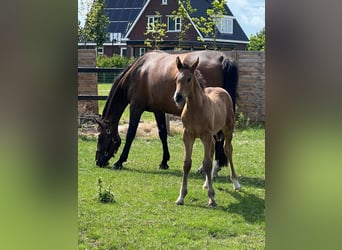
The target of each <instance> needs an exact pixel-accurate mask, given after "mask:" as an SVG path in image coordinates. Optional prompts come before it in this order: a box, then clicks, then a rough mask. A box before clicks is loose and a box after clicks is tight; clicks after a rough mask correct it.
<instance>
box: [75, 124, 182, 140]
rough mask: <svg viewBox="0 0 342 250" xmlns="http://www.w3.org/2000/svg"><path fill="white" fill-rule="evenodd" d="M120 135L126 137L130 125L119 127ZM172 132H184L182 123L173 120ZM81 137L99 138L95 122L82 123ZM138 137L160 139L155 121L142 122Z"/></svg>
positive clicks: (79, 131) (79, 129)
mask: <svg viewBox="0 0 342 250" xmlns="http://www.w3.org/2000/svg"><path fill="white" fill-rule="evenodd" d="M118 130H119V134H120V136H121V137H125V136H126V134H127V130H128V123H126V124H122V125H119V129H118ZM170 130H171V134H172V135H173V134H180V133H182V132H183V125H182V122H181V121H179V120H171V121H170ZM78 134H79V135H87V136H97V134H98V132H97V124H96V123H94V122H93V121H83V122H80V126H79V128H78ZM136 137H148V138H158V137H159V135H158V127H157V124H156V122H155V121H153V122H145V121H140V123H139V126H138V129H137V133H136Z"/></svg>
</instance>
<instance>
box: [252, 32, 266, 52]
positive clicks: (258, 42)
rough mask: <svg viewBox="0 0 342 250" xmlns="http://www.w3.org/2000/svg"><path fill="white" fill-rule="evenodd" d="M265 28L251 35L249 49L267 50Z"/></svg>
mask: <svg viewBox="0 0 342 250" xmlns="http://www.w3.org/2000/svg"><path fill="white" fill-rule="evenodd" d="M265 34H266V33H265V28H263V29H262V30H261V31H259V32H257V33H256V35H251V37H250V38H249V44H248V50H257V51H265Z"/></svg>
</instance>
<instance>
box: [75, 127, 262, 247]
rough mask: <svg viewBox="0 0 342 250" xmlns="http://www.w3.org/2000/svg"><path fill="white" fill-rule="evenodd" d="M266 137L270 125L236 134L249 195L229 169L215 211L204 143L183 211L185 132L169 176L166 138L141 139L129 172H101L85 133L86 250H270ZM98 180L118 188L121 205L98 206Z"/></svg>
mask: <svg viewBox="0 0 342 250" xmlns="http://www.w3.org/2000/svg"><path fill="white" fill-rule="evenodd" d="M264 137H265V130H264V128H248V129H244V130H237V131H236V132H235V135H234V140H233V145H234V155H233V159H234V163H235V167H236V171H237V173H238V175H239V181H240V184H241V186H242V191H241V192H235V191H233V187H232V183H231V181H230V179H229V178H228V177H227V176H228V175H229V174H230V173H229V169H228V168H224V169H223V170H222V171H221V172H220V177H219V178H218V179H216V180H215V181H214V188H215V191H216V196H215V199H216V202H217V204H218V206H217V207H216V208H214V209H212V208H208V207H207V200H208V199H207V192H206V191H205V190H203V189H202V185H203V182H204V177H203V176H200V175H198V174H197V173H196V170H197V168H198V166H199V165H200V163H201V161H202V158H203V147H202V144H201V143H200V141H199V140H197V141H196V143H195V145H194V151H193V165H192V169H191V173H190V176H189V186H188V191H189V192H188V195H187V197H186V198H185V205H184V206H176V205H175V203H174V202H175V200H176V199H177V197H178V193H179V188H180V184H181V178H182V163H183V142H182V140H181V135H179V134H177V135H174V136H172V137H169V139H168V141H169V148H170V154H171V159H170V161H169V165H170V169H169V170H166V171H165V170H159V169H158V165H159V163H160V160H161V153H162V152H161V143H160V141H159V139H150V138H136V139H135V140H134V142H133V145H132V148H131V152H130V155H129V158H128V161H127V162H126V163H125V164H124V168H123V169H122V170H120V171H114V170H110V169H108V168H106V169H100V168H98V167H96V166H95V162H94V157H95V150H96V139H95V138H92V137H86V136H79V140H78V145H79V152H78V154H79V164H78V168H79V169H78V224H79V249H264V248H265V217H264V206H265V171H264V166H265V151H264V148H265V145H264ZM123 143H124V140H123ZM122 145H123V144H122ZM122 147H123V146H121V148H120V150H119V152H118V153H119V154H120V153H121V150H122ZM117 158H118V155H116V156H115V159H112V160H111V161H110V163H111V164H113V163H114V161H115V160H117ZM98 178H101V179H102V181H103V185H104V186H109V185H112V189H111V190H112V193H113V194H114V199H115V203H109V204H104V203H101V202H100V201H98V199H97V197H98V186H97V183H98Z"/></svg>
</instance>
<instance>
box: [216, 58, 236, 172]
mask: <svg viewBox="0 0 342 250" xmlns="http://www.w3.org/2000/svg"><path fill="white" fill-rule="evenodd" d="M222 69H223V88H224V89H225V90H227V91H228V93H229V94H230V96H231V98H232V101H233V110H234V113H235V106H236V97H237V91H236V88H237V85H238V81H239V69H238V65H237V63H236V62H235V61H234V60H233V59H230V58H224V59H223V61H222ZM217 136H218V137H221V136H222V131H220V132H218V134H217ZM223 145H224V140H216V143H215V160H217V161H218V164H219V167H220V168H221V167H223V166H227V165H228V159H227V157H226V155H225V153H224V149H223Z"/></svg>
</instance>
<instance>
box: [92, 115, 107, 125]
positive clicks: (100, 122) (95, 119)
mask: <svg viewBox="0 0 342 250" xmlns="http://www.w3.org/2000/svg"><path fill="white" fill-rule="evenodd" d="M94 121H95V122H96V123H97V124H99V126H101V127H104V126H105V124H104V123H103V122H102V121H101V120H99V119H97V118H96V117H94Z"/></svg>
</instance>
